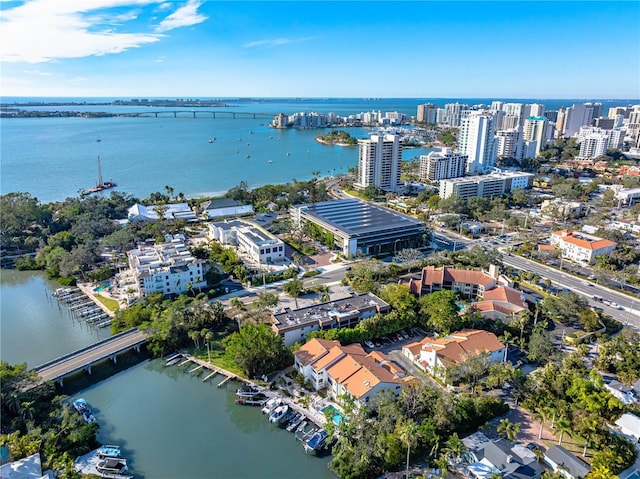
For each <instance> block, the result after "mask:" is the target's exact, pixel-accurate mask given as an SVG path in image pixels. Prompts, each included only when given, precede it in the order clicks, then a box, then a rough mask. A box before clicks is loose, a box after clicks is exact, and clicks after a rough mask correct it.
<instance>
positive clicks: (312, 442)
mask: <svg viewBox="0 0 640 479" xmlns="http://www.w3.org/2000/svg"><path fill="white" fill-rule="evenodd" d="M327 437H329V435H328V434H327V433H326V432H325V430H324V429H320V430H318V431H317V432H316V433H315V434H314V435H313V436H311V439H309V440H308V441H306V442H305V443H304V451H305V452H317V451H319V450H320V449H322V448H323V447H324V445H325V444H326V443H327Z"/></svg>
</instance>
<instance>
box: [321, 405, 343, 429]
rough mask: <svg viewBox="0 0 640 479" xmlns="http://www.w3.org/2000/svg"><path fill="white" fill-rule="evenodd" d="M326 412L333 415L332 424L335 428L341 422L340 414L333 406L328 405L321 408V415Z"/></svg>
mask: <svg viewBox="0 0 640 479" xmlns="http://www.w3.org/2000/svg"><path fill="white" fill-rule="evenodd" d="M327 411H330V412H331V413H332V414H333V423H334V424H335V425H336V426H337V425H338V424H340V422H341V421H342V413H341V412H340V411H338V410H337V409H336V408H335V406H333V405H332V404H329V405H328V406H325V407H323V408H322V412H323V414H326V412H327Z"/></svg>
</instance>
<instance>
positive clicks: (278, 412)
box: [269, 404, 289, 424]
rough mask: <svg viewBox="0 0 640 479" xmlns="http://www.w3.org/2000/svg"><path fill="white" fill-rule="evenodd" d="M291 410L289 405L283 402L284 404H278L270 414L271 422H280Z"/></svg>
mask: <svg viewBox="0 0 640 479" xmlns="http://www.w3.org/2000/svg"><path fill="white" fill-rule="evenodd" d="M288 412H289V406H287V405H286V404H283V405H282V406H278V407H277V408H275V409H274V410H273V412H272V413H271V414H270V415H269V422H270V423H271V424H279V423H280V421H282V420H283V419H284V417H285V416H286V415H287V413H288Z"/></svg>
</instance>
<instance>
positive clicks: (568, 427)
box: [556, 416, 573, 446]
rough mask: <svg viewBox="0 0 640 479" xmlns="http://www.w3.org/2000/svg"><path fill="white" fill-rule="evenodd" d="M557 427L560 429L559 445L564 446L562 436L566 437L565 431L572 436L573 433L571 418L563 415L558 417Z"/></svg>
mask: <svg viewBox="0 0 640 479" xmlns="http://www.w3.org/2000/svg"><path fill="white" fill-rule="evenodd" d="M556 428H558V430H559V431H560V438H559V441H558V445H559V446H562V438H563V437H564V433H565V432H566V433H567V434H569V435H570V436H571V435H572V432H573V429H572V424H571V421H570V420H569V418H567V417H565V416H562V417H560V418H558V421H557V422H556Z"/></svg>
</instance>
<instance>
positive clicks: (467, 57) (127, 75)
mask: <svg viewBox="0 0 640 479" xmlns="http://www.w3.org/2000/svg"><path fill="white" fill-rule="evenodd" d="M0 1H1V3H0V7H1V11H0V61H1V70H0V75H1V76H0V87H1V91H2V95H3V96H86V97H139V96H143V97H234V96H254V97H420V98H427V97H440V98H451V97H454V98H455V97H458V98H469V97H475V98H482V97H499V98H549V99H550V98H602V99H605V98H611V99H615V98H624V99H628V98H640V26H639V25H640V2H637V1H633V0H632V1H622V2H615V1H606V2H593V1H587V2H578V1H570V2H555V1H553V2H545V1H540V2H520V1H498V2H480V1H473V2H462V1H448V2H447V1H440V2H421V1H408V2H402V1H395V2H382V1H356V2H344V1H342V2H324V1H296V2H271V1H259V2H242V1H201V0H188V1H180V2H166V1H152V0H27V1H12V0H0Z"/></svg>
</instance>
